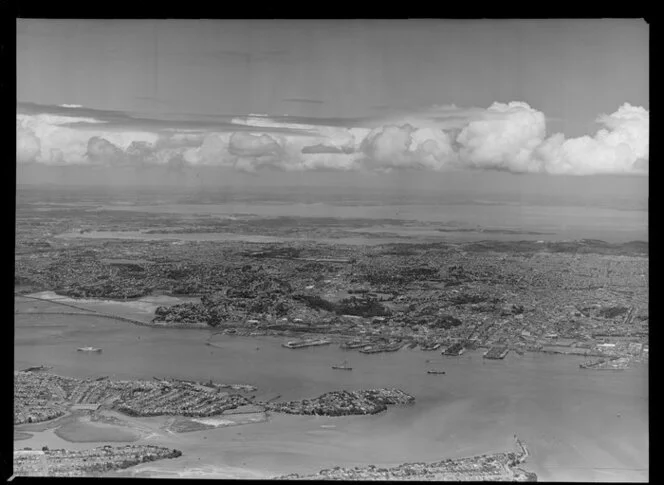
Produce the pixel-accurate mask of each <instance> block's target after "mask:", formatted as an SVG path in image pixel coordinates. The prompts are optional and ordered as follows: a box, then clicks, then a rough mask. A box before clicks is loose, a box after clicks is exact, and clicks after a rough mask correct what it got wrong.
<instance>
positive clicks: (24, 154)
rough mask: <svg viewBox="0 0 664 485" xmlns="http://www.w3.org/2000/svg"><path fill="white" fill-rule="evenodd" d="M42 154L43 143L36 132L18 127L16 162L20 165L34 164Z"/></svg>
mask: <svg viewBox="0 0 664 485" xmlns="http://www.w3.org/2000/svg"><path fill="white" fill-rule="evenodd" d="M40 153H41V142H40V141H39V138H38V137H37V136H36V135H35V133H34V131H32V130H30V129H27V128H23V127H22V126H20V125H19V124H18V123H17V126H16V161H17V162H19V163H27V162H34V161H36V159H37V156H38V155H39V154H40Z"/></svg>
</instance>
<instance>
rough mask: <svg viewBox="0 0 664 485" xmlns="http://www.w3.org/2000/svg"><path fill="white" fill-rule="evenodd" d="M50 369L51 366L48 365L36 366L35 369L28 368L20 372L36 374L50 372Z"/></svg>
mask: <svg viewBox="0 0 664 485" xmlns="http://www.w3.org/2000/svg"><path fill="white" fill-rule="evenodd" d="M52 368H53V367H52V366H48V365H38V366H35V367H28V368H27V369H23V370H22V372H38V371H40V370H50V369H52Z"/></svg>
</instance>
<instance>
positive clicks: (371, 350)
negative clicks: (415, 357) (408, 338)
mask: <svg viewBox="0 0 664 485" xmlns="http://www.w3.org/2000/svg"><path fill="white" fill-rule="evenodd" d="M404 345H405V344H404V343H403V342H397V343H395V344H386V345H370V346H368V347H365V348H363V349H360V352H361V353H363V354H378V353H381V352H396V351H397V350H399V349H401V348H402V347H403V346H404Z"/></svg>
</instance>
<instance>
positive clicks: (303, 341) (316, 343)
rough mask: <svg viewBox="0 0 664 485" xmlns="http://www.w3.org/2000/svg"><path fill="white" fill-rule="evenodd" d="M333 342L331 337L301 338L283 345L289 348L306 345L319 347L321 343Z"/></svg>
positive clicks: (328, 343) (299, 347)
mask: <svg viewBox="0 0 664 485" xmlns="http://www.w3.org/2000/svg"><path fill="white" fill-rule="evenodd" d="M331 343H332V342H331V341H330V340H329V339H326V338H321V339H300V340H291V341H289V342H286V343H285V344H281V345H282V347H286V348H287V349H302V348H304V347H318V346H320V345H330V344H331Z"/></svg>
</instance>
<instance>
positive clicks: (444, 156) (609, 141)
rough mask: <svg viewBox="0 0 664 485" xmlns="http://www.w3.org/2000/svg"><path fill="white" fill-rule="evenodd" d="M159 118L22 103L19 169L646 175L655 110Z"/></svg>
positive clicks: (505, 107) (518, 108)
mask: <svg viewBox="0 0 664 485" xmlns="http://www.w3.org/2000/svg"><path fill="white" fill-rule="evenodd" d="M211 118H214V117H208V119H207V120H205V121H204V122H202V121H200V120H184V121H183V120H178V121H173V120H163V119H160V120H156V119H155V120H151V119H149V118H140V117H136V116H132V115H128V114H122V113H118V112H104V111H100V110H91V109H87V108H83V107H79V106H77V105H63V106H59V107H39V106H37V105H25V106H22V105H19V106H18V110H17V118H16V160H17V162H18V163H22V164H31V163H32V164H44V165H52V166H60V165H90V166H107V167H125V168H133V169H134V170H137V171H141V170H147V169H149V168H150V167H163V168H166V169H169V170H172V171H175V172H180V171H182V170H184V169H185V168H186V167H187V166H206V167H221V168H233V169H235V170H238V171H243V172H250V173H253V172H257V171H261V170H269V169H272V170H280V171H286V172H290V171H305V170H327V171H330V170H335V171H373V172H391V171H395V170H425V171H426V170H428V171H438V172H440V171H446V170H464V169H466V170H500V171H506V172H512V173H546V174H552V175H555V174H568V175H569V174H571V175H591V174H647V173H648V164H649V130H650V114H649V112H648V111H647V110H646V109H644V108H642V107H637V106H632V105H630V104H629V103H625V104H624V105H623V106H621V107H619V108H618V110H617V111H615V112H614V113H612V114H602V115H599V116H598V117H597V119H596V122H597V123H598V124H599V129H598V131H597V132H596V133H594V134H592V135H586V136H581V137H577V138H566V137H565V135H564V134H562V133H554V134H551V135H548V134H547V130H546V117H545V115H544V113H542V112H541V111H538V110H536V109H534V108H532V107H531V106H529V105H528V104H527V103H524V102H510V103H506V104H505V103H493V104H492V105H491V106H489V107H488V108H486V109H481V108H470V109H463V108H458V107H456V106H434V107H432V108H429V109H427V110H421V111H419V112H413V113H405V112H401V113H400V114H398V115H394V116H392V117H391V118H389V119H386V118H383V119H380V118H374V119H366V118H364V119H361V120H360V119H356V120H347V123H345V126H344V123H342V122H341V120H323V119H321V120H315V119H311V118H306V119H305V118H297V117H278V118H270V117H269V116H266V115H249V116H246V117H238V116H236V117H232V118H230V117H221V116H220V117H217V118H215V119H211Z"/></svg>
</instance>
